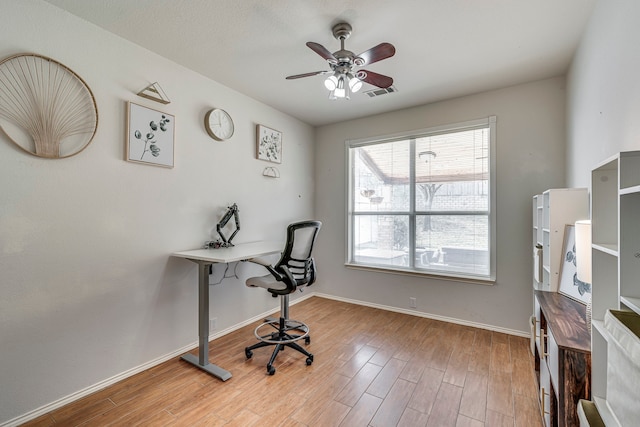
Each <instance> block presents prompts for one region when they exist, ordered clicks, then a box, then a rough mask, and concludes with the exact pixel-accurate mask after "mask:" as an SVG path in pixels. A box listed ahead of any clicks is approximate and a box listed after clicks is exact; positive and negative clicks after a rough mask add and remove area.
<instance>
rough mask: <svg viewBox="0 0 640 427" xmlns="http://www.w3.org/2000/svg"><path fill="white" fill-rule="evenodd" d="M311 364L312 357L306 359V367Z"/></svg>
mask: <svg viewBox="0 0 640 427" xmlns="http://www.w3.org/2000/svg"><path fill="white" fill-rule="evenodd" d="M312 363H313V356H309V357H307V366H309V365H311V364H312Z"/></svg>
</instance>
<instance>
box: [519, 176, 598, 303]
mask: <svg viewBox="0 0 640 427" xmlns="http://www.w3.org/2000/svg"><path fill="white" fill-rule="evenodd" d="M532 214H533V251H534V252H533V253H534V262H533V265H534V273H533V287H534V289H535V290H539V291H549V292H557V291H558V284H559V283H560V265H561V263H562V244H563V240H564V229H565V225H571V224H574V223H575V222H576V221H578V220H581V219H588V218H589V193H588V191H587V189H586V188H556V189H550V190H547V191H545V192H544V193H542V194H538V195H536V196H534V197H533V213H532ZM536 245H540V246H541V247H542V260H541V269H539V268H540V260H538V259H537V258H536ZM539 272H541V277H539V275H540V274H539Z"/></svg>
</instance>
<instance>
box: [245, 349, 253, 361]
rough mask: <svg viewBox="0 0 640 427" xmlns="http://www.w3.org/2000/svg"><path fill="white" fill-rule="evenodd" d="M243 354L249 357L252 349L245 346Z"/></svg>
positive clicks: (251, 354)
mask: <svg viewBox="0 0 640 427" xmlns="http://www.w3.org/2000/svg"><path fill="white" fill-rule="evenodd" d="M244 355H245V356H247V359H251V356H253V351H251V350H249V349H248V348H245V349H244Z"/></svg>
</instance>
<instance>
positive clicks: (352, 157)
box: [346, 117, 495, 282]
mask: <svg viewBox="0 0 640 427" xmlns="http://www.w3.org/2000/svg"><path fill="white" fill-rule="evenodd" d="M494 141H495V117H489V118H487V119H483V120H476V121H472V122H465V123H458V124H455V125H449V126H445V127H438V128H432V129H425V130H422V131H418V132H413V133H411V134H406V135H394V136H389V137H384V138H377V139H375V140H372V139H367V140H358V141H347V143H346V146H347V158H348V177H349V179H348V192H347V193H348V195H347V197H348V200H347V202H348V203H347V206H348V212H347V224H348V227H347V228H348V233H347V265H350V266H358V267H363V268H375V269H383V270H392V271H398V272H408V273H415V274H427V275H438V276H445V277H451V278H457V279H466V280H470V281H479V282H491V281H494V280H495V248H494V246H495V190H494V188H495V186H494V184H495V182H494V181H495V178H494V176H495V167H494V165H495V162H494V160H493V159H494V151H495V150H494V149H493V147H494V145H495V142H494Z"/></svg>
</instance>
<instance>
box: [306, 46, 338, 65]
mask: <svg viewBox="0 0 640 427" xmlns="http://www.w3.org/2000/svg"><path fill="white" fill-rule="evenodd" d="M307 46H308V47H309V49H311V50H312V51H314V52H315V53H317V54H318V55H320V56H322V57H323V58H324V59H326V60H327V61H329V62H333V63H334V64H335V63H337V62H338V60H337V59H336V57H335V56H333V53H331V52H329V50H328V49H327V48H326V47H324V46H322V45H321V44H319V43H315V42H307Z"/></svg>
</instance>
